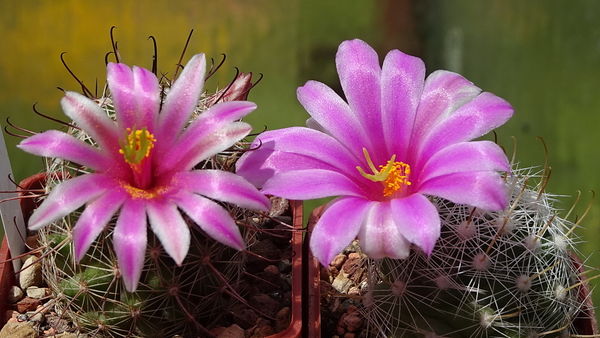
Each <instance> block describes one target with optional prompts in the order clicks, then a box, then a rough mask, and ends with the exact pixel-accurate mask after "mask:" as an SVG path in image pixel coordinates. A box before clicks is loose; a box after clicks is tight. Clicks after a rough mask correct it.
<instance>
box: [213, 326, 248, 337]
mask: <svg viewBox="0 0 600 338" xmlns="http://www.w3.org/2000/svg"><path fill="white" fill-rule="evenodd" d="M217 337H218V338H244V329H242V328H241V327H239V326H238V325H237V324H233V325H231V326H230V327H228V328H226V329H225V330H223V331H221V333H219V335H218V336H217Z"/></svg>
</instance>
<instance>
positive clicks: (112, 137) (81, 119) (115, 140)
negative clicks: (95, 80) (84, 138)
mask: <svg viewBox="0 0 600 338" xmlns="http://www.w3.org/2000/svg"><path fill="white" fill-rule="evenodd" d="M60 104H61V106H62V109H63V111H64V112H65V115H67V116H68V117H70V118H71V119H72V120H73V121H74V122H75V123H76V124H77V126H78V127H80V128H81V129H83V130H84V131H85V132H86V133H87V134H88V135H90V136H91V137H92V139H94V141H96V143H98V146H99V147H100V148H101V149H102V150H105V151H109V152H115V151H118V149H119V148H120V146H119V138H120V137H121V136H122V135H121V134H120V133H119V130H118V129H117V125H116V123H115V121H113V120H112V119H111V118H110V117H108V115H107V114H106V112H105V111H104V109H102V108H101V107H100V105H98V103H96V102H94V101H92V100H90V99H88V98H87V97H85V96H83V95H81V94H79V93H76V92H67V93H66V94H65V97H63V98H62V100H61V101H60Z"/></svg>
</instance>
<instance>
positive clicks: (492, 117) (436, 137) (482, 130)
mask: <svg viewBox="0 0 600 338" xmlns="http://www.w3.org/2000/svg"><path fill="white" fill-rule="evenodd" d="M513 113H514V110H513V109H512V107H511V106H510V104H509V103H508V102H506V101H505V100H503V99H501V98H499V97H498V96H496V95H494V94H491V93H487V92H485V93H482V94H481V95H479V96H477V97H476V98H475V99H474V100H473V101H471V102H469V103H468V104H466V105H464V106H462V107H460V108H459V109H458V110H457V111H456V112H454V114H452V115H450V116H449V117H448V118H446V119H444V120H443V121H442V122H441V123H439V124H437V125H436V126H435V127H434V128H433V129H430V130H427V131H425V132H423V133H422V134H421V137H422V139H421V141H420V146H418V147H415V148H414V149H415V150H418V151H419V152H420V161H426V160H427V159H429V158H430V157H431V156H433V154H434V153H435V152H437V151H439V150H440V149H442V148H444V147H446V146H448V145H450V144H454V143H458V142H464V141H470V140H472V139H475V138H477V137H480V136H483V135H485V134H487V133H488V132H490V131H491V130H492V129H495V128H498V127H499V126H501V125H503V124H504V123H505V122H506V121H508V119H510V118H511V116H512V115H513ZM413 144H415V143H413Z"/></svg>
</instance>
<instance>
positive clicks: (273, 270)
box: [263, 265, 279, 275]
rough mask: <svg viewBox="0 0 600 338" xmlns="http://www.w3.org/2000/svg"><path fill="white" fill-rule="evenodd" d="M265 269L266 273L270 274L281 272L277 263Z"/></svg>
mask: <svg viewBox="0 0 600 338" xmlns="http://www.w3.org/2000/svg"><path fill="white" fill-rule="evenodd" d="M263 271H264V272H265V273H268V274H270V275H277V274H279V269H278V268H277V267H276V266H275V265H269V266H267V267H266V268H265V269H264V270H263Z"/></svg>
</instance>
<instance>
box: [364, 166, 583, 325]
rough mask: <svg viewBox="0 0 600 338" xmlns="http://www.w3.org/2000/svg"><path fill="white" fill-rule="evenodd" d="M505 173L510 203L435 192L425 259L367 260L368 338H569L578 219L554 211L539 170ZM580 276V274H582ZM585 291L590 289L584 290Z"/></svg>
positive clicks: (576, 290)
mask: <svg viewBox="0 0 600 338" xmlns="http://www.w3.org/2000/svg"><path fill="white" fill-rule="evenodd" d="M534 179H540V175H539V174H538V175H535V174H533V173H532V172H531V170H518V169H515V170H513V173H512V174H511V175H509V176H507V177H506V182H507V185H508V187H509V191H510V203H509V206H508V207H507V209H506V210H504V211H501V212H488V211H484V210H477V209H473V208H471V207H469V206H465V205H457V204H454V203H451V202H449V201H447V200H444V199H441V198H435V199H434V200H433V201H434V202H435V203H436V205H437V208H438V210H439V213H440V217H441V220H442V233H441V237H440V238H439V240H438V242H437V244H436V247H435V248H434V250H433V252H432V254H431V256H430V257H427V255H425V254H424V253H423V252H422V251H420V250H419V249H418V248H415V249H414V250H413V252H411V255H410V256H409V257H408V258H407V259H405V260H393V259H383V260H379V261H372V260H368V261H367V264H368V266H369V272H370V273H369V285H370V286H369V289H368V290H367V291H366V293H365V297H364V300H363V311H362V312H363V315H364V316H365V318H366V319H367V321H368V323H369V324H368V326H369V327H368V331H369V333H370V335H369V336H370V337H538V336H545V337H568V336H573V335H574V334H581V332H580V331H579V328H578V327H577V326H576V324H575V319H576V317H578V316H581V315H582V313H583V314H584V315H586V314H587V315H593V310H592V309H591V308H586V307H587V306H588V305H586V299H581V293H580V288H582V287H583V286H582V285H581V282H582V281H583V280H584V279H585V277H583V276H582V275H581V271H580V264H579V263H578V262H577V261H576V258H575V256H576V253H577V251H576V249H575V247H574V244H575V243H577V242H579V241H580V239H578V238H577V237H576V236H575V235H574V234H573V230H574V229H575V227H576V226H577V225H576V224H573V223H572V222H569V221H567V220H566V219H563V218H560V217H559V216H558V215H557V213H558V211H557V209H556V208H555V207H554V206H553V204H554V202H555V199H556V196H553V195H550V194H548V193H546V192H544V187H545V183H546V180H547V177H546V176H545V175H544V174H542V175H541V182H538V183H537V185H534V184H532V181H533V180H534ZM584 282H585V281H584ZM588 297H589V295H588Z"/></svg>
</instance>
